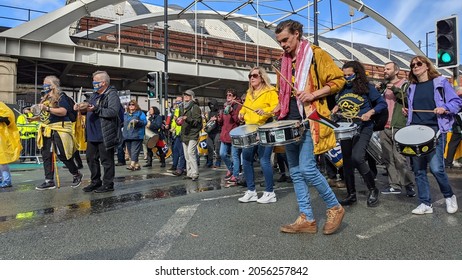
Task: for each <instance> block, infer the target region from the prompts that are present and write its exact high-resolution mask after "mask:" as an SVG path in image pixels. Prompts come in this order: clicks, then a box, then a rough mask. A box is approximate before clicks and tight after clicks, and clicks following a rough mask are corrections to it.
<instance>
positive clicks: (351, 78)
mask: <svg viewBox="0 0 462 280" xmlns="http://www.w3.org/2000/svg"><path fill="white" fill-rule="evenodd" d="M354 79H356V73H355V74H353V75H351V76H348V77H345V80H346V84H347V86H351V85H352V83H353V81H354Z"/></svg>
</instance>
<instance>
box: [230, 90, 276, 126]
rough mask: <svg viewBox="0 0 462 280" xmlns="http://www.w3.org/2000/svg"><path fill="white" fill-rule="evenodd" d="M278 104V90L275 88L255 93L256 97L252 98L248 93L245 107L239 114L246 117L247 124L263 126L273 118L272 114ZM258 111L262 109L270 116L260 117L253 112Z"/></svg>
mask: <svg viewBox="0 0 462 280" xmlns="http://www.w3.org/2000/svg"><path fill="white" fill-rule="evenodd" d="M278 103H279V100H278V93H277V91H276V88H275V87H273V86H270V87H267V88H264V89H261V90H258V91H254V96H252V94H250V92H249V91H247V94H246V98H245V102H244V106H242V108H241V110H240V111H239V114H240V115H242V116H244V121H245V124H258V125H262V124H264V123H266V121H267V120H268V119H269V118H271V117H272V112H273V110H274V108H276V106H277V105H278ZM246 107H247V108H246ZM249 108H250V109H249ZM258 109H262V110H263V111H265V113H268V114H263V115H261V116H260V115H259V114H257V113H255V112H254V111H252V110H258Z"/></svg>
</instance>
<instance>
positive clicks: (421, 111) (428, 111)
mask: <svg viewBox="0 0 462 280" xmlns="http://www.w3.org/2000/svg"><path fill="white" fill-rule="evenodd" d="M412 112H416V113H435V111H433V110H412Z"/></svg>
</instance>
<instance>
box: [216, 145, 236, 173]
mask: <svg viewBox="0 0 462 280" xmlns="http://www.w3.org/2000/svg"><path fill="white" fill-rule="evenodd" d="M230 154H231V157H230V156H229V155H230ZM220 158H221V160H222V161H223V162H224V163H225V165H226V168H227V169H228V170H229V171H231V172H232V173H233V176H234V177H236V178H237V177H238V176H239V166H240V165H241V159H240V157H239V148H236V147H234V146H233V145H231V143H223V142H221V144H220Z"/></svg>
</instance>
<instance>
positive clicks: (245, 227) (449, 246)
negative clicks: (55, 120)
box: [0, 161, 462, 260]
mask: <svg viewBox="0 0 462 280" xmlns="http://www.w3.org/2000/svg"><path fill="white" fill-rule="evenodd" d="M170 162H171V161H168V162H167V167H169V163H170ZM204 165H205V164H204V162H203V161H202V162H201V167H200V178H199V181H196V182H193V181H191V180H185V179H183V177H176V176H173V175H172V174H171V173H170V172H169V171H167V169H166V168H160V164H159V163H158V162H155V163H154V166H153V167H152V168H142V169H141V170H139V171H129V170H126V169H125V167H124V166H121V167H116V178H115V191H114V192H109V193H102V194H96V193H85V192H83V191H82V188H83V187H84V186H86V185H87V184H88V183H89V171H88V168H87V167H86V166H85V167H84V169H83V170H82V172H83V173H84V179H83V183H82V185H81V186H80V187H78V188H75V189H73V188H71V187H69V185H70V183H71V180H72V176H71V175H70V174H69V172H68V171H67V170H66V169H63V168H62V167H60V168H59V169H58V172H59V175H60V181H61V188H59V189H54V190H46V191H37V190H35V186H37V185H40V184H41V183H42V182H43V169H42V168H41V167H40V166H38V168H30V167H29V165H24V168H21V166H19V167H16V168H14V169H13V172H12V174H13V185H14V187H13V188H9V189H0V243H1V245H0V259H2V260H11V259H13V260H21V259H30V260H48V259H58V260H66V259H73V260H75V259H78V260H106V259H108V260H131V259H166V260H169V259H183V260H189V259H191V260H199V259H212V260H227V259H230V260H245V259H250V260H252V259H255V260H264V259H274V260H278V259H284V260H291V259H301V260H304V259H306V260H310V259H313V260H316V259H321V260H324V259H331V260H337V259H341V260H343V259H346V260H350V259H353V260H361V259H373V260H383V259H387V260H394V259H417V260H422V259H429V260H440V259H443V260H460V259H462V242H461V240H462V233H461V228H462V227H461V226H462V215H461V212H460V210H459V211H458V212H457V213H455V214H448V213H446V210H445V203H444V199H443V197H442V195H441V193H440V192H439V190H438V187H437V184H436V182H435V180H434V179H433V177H432V176H431V174H429V178H430V182H431V184H432V190H431V191H432V197H433V201H434V204H433V205H434V213H433V214H428V215H423V216H416V215H412V214H411V210H412V209H414V208H415V207H416V206H417V205H418V204H419V203H418V199H417V197H415V198H409V197H406V196H405V195H404V194H401V195H380V204H379V206H378V207H376V208H369V207H367V206H366V195H367V191H366V187H365V186H364V184H363V183H362V181H361V179H360V178H359V176H358V175H356V182H357V189H358V192H359V195H358V202H357V203H356V204H355V205H353V206H349V207H346V215H345V218H344V221H343V224H342V226H341V228H340V229H339V231H338V232H337V233H336V234H334V235H331V236H326V235H323V234H322V226H323V224H324V222H325V210H326V208H325V204H324V202H323V201H322V199H321V198H320V197H319V195H318V194H317V192H316V190H314V189H313V188H311V197H312V205H313V209H314V214H315V218H316V220H317V224H318V233H317V234H284V233H281V232H280V231H279V227H280V226H281V225H283V224H286V223H292V222H293V221H295V219H296V218H297V215H298V209H297V204H296V201H295V195H294V192H293V188H292V184H290V183H276V188H275V192H276V194H277V198H278V201H277V202H276V203H272V204H258V203H239V202H238V201H237V198H239V197H240V196H242V195H243V193H244V191H245V189H244V188H242V187H231V188H225V187H224V181H223V179H222V178H223V177H224V175H225V173H226V171H225V169H223V168H221V169H218V170H213V169H210V168H205V167H204ZM26 166H27V168H26ZM35 167H36V166H35ZM256 170H259V167H256ZM257 173H258V172H257ZM382 173H383V168H381V167H380V166H379V175H378V178H377V185H378V187H379V188H380V189H382V188H384V187H385V186H386V185H387V182H386V180H387V179H386V177H385V176H383V175H382ZM448 175H449V178H450V181H451V184H452V187H453V190H454V192H455V193H456V195H457V196H458V197H462V170H460V169H450V170H448ZM277 178H279V174H275V179H277ZM262 181H263V179H262V178H261V177H257V186H258V187H257V191H258V192H259V193H262V192H263V190H264V189H263V187H262V186H260V183H261V182H262ZM334 192H335V193H336V194H337V196H338V197H343V196H344V195H345V193H346V191H345V190H341V189H334ZM459 203H460V204H461V205H462V200H460V199H459Z"/></svg>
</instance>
